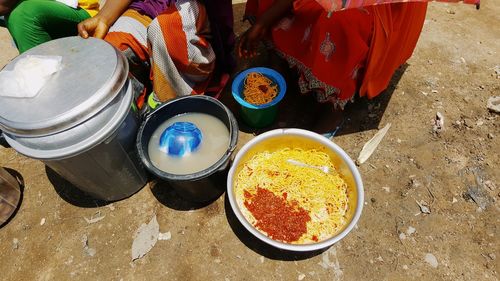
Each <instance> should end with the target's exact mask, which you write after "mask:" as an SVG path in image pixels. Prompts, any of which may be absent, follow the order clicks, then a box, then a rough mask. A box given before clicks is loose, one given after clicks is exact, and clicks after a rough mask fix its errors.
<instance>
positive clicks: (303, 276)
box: [297, 273, 306, 281]
mask: <svg viewBox="0 0 500 281" xmlns="http://www.w3.org/2000/svg"><path fill="white" fill-rule="evenodd" d="M304 278H306V275H305V274H303V273H301V274H299V276H298V277H297V280H299V281H302V280H304Z"/></svg>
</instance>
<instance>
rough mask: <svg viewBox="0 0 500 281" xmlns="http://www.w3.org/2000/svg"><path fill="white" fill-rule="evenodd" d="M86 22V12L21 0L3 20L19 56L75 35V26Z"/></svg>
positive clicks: (61, 4) (53, 2)
mask: <svg viewBox="0 0 500 281" xmlns="http://www.w3.org/2000/svg"><path fill="white" fill-rule="evenodd" d="M88 3H90V1H88ZM88 18H90V14H89V13H88V12H87V11H86V10H84V9H73V8H71V7H69V6H67V5H65V4H63V3H59V2H56V1H47V0H23V1H20V2H19V3H18V4H17V6H16V7H15V8H14V9H13V10H12V12H11V13H10V14H9V15H8V16H7V17H6V26H7V28H8V29H9V32H10V34H11V35H12V38H13V39H14V42H15V43H16V46H17V48H18V50H19V53H23V52H26V51H27V50H29V49H31V48H33V47H35V46H38V45H40V44H42V43H45V42H48V41H50V40H53V39H57V38H62V37H67V36H75V35H78V31H77V28H76V26H77V25H78V23H80V22H81V21H83V20H85V19H88Z"/></svg>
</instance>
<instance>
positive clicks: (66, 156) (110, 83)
mask: <svg viewBox="0 0 500 281" xmlns="http://www.w3.org/2000/svg"><path fill="white" fill-rule="evenodd" d="M28 55H42V56H44V55H51V56H61V57H62V65H63V67H62V69H61V70H59V72H57V73H56V74H55V76H54V77H52V78H51V79H50V80H49V81H48V82H47V84H46V85H45V86H44V87H43V88H42V90H41V91H40V93H38V95H37V96H35V97H34V98H9V97H0V104H1V105H2V106H0V129H1V130H3V131H4V135H5V139H6V140H7V142H8V143H9V144H10V145H11V146H12V148H14V149H15V150H17V151H18V152H20V153H21V154H24V155H26V156H28V157H31V158H35V159H40V160H41V161H43V162H44V163H45V164H46V165H48V166H49V167H50V168H52V169H53V170H54V171H56V172H57V173H58V174H60V175H61V176H62V177H64V178H65V179H67V180H68V181H70V182H71V183H73V184H74V185H75V186H77V187H78V188H80V189H81V190H83V191H84V192H87V193H89V194H90V195H93V196H94V197H96V198H99V199H103V200H119V199H123V198H126V197H128V196H130V195H132V194H133V193H135V192H137V191H138V190H139V189H140V188H142V187H143V186H144V185H145V183H146V181H147V177H146V173H145V171H144V169H143V167H142V165H141V162H140V160H139V158H138V156H137V153H136V150H135V137H136V133H137V129H138V127H139V120H138V115H137V114H136V112H135V110H133V109H132V100H133V95H134V93H133V89H132V86H131V82H130V80H129V79H128V64H127V61H126V59H125V58H124V57H123V55H122V54H121V53H120V52H119V51H118V50H117V49H115V48H114V47H112V46H111V45H110V44H108V43H107V42H105V41H103V40H98V39H93V38H91V39H81V38H79V37H68V38H62V39H58V40H54V41H50V42H47V43H45V44H42V45H40V46H38V47H35V48H33V49H31V50H29V51H28V52H25V53H23V54H22V55H20V56H19V57H17V58H16V59H14V60H13V61H12V62H11V63H9V64H8V65H7V66H6V67H5V69H4V70H10V69H12V68H13V67H14V65H15V63H16V62H17V61H18V60H20V59H22V58H23V57H24V56H28Z"/></svg>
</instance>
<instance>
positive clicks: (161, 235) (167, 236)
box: [158, 231, 172, 240]
mask: <svg viewBox="0 0 500 281" xmlns="http://www.w3.org/2000/svg"><path fill="white" fill-rule="evenodd" d="M171 238H172V233H170V231H168V232H165V233H161V232H160V233H158V240H170V239H171Z"/></svg>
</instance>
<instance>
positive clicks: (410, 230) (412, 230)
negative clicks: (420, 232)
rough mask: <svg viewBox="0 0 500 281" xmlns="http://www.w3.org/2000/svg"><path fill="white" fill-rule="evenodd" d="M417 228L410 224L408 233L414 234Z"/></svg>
mask: <svg viewBox="0 0 500 281" xmlns="http://www.w3.org/2000/svg"><path fill="white" fill-rule="evenodd" d="M416 231H417V230H416V229H415V228H414V227H413V226H409V227H408V229H407V230H406V234H408V235H412V234H413V233H415V232H416Z"/></svg>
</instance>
